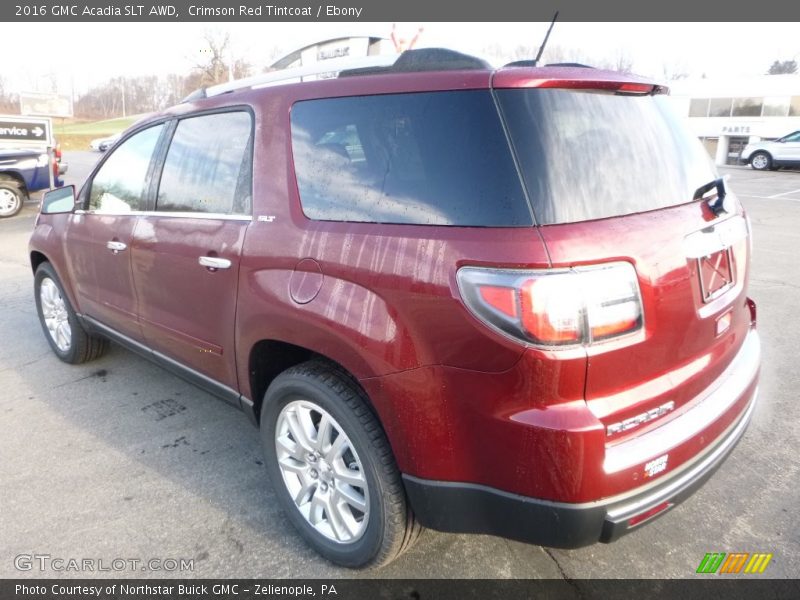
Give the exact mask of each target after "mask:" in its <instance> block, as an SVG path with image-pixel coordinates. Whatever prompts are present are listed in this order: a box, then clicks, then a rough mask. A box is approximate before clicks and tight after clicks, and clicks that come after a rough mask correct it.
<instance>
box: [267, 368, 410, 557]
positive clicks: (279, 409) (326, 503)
mask: <svg viewBox="0 0 800 600" xmlns="http://www.w3.org/2000/svg"><path fill="white" fill-rule="evenodd" d="M301 423H303V424H305V426H306V427H304V428H300V424H301ZM325 423H327V424H328V425H329V426H326V425H325ZM320 432H323V433H322V434H321V435H320ZM324 432H327V435H326V434H325V433H324ZM335 432H336V433H335ZM261 439H262V443H263V445H264V453H265V456H266V466H267V471H268V474H269V477H270V480H271V482H272V486H273V488H274V490H275V494H276V496H277V497H278V501H279V502H280V505H281V508H282V509H283V511H284V513H285V514H286V515H287V517H288V518H289V520H290V521H291V523H292V525H294V527H295V528H296V529H297V531H298V532H299V533H300V535H301V536H302V537H303V538H304V539H305V540H306V542H308V544H309V545H310V546H311V547H313V548H314V549H315V550H316V551H317V552H319V553H320V554H321V555H322V556H324V557H325V558H327V559H328V560H330V561H331V562H334V563H336V564H338V565H341V566H344V567H350V568H361V567H368V566H371V567H378V566H382V565H385V564H387V563H389V562H391V561H392V560H394V559H395V558H397V557H398V556H400V554H402V553H403V552H405V551H406V550H407V549H408V548H409V547H411V545H412V544H413V543H414V542H415V541H416V539H417V538H418V537H419V534H420V532H421V527H420V526H419V525H417V523H416V521H415V519H414V516H413V513H412V512H411V509H410V507H409V506H408V502H407V500H406V495H405V489H404V488H403V483H402V479H401V477H400V472H399V471H398V469H397V465H396V464H395V460H394V456H393V455H392V451H391V448H390V447H389V442H388V440H387V439H386V435H385V434H384V432H383V429H382V427H381V425H380V423H379V421H378V419H377V417H376V416H375V414H374V413H373V412H372V410H371V408H370V406H369V404H368V402H367V399H366V397H365V395H364V393H363V391H362V390H361V389H360V387H359V386H358V385H357V384H356V383H355V381H353V380H352V379H351V378H350V377H349V376H348V375H347V374H345V373H343V372H342V371H340V370H338V369H336V368H335V367H333V366H331V365H328V364H326V363H323V362H317V361H311V362H307V363H303V364H301V365H297V366H295V367H292V368H290V369H288V370H286V371H284V372H283V373H281V374H280V375H279V376H278V377H276V378H275V380H274V381H273V382H272V384H271V385H270V386H269V389H268V390H267V392H266V394H265V395H264V403H263V404H262V411H261ZM340 440H341V442H340ZM295 498H297V499H298V500H297V502H295Z"/></svg>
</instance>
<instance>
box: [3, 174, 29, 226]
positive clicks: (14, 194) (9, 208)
mask: <svg viewBox="0 0 800 600" xmlns="http://www.w3.org/2000/svg"><path fill="white" fill-rule="evenodd" d="M27 197H28V196H27V194H26V193H25V190H24V189H23V188H22V185H21V184H20V183H19V182H18V181H17V180H15V179H12V178H10V177H2V176H0V218H4V217H13V216H14V215H16V214H18V213H19V211H21V210H22V205H23V204H24V203H25V200H26V199H27Z"/></svg>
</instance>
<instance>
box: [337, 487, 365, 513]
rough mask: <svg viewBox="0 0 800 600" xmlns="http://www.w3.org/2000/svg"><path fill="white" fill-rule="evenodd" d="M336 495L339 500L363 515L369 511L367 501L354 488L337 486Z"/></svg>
mask: <svg viewBox="0 0 800 600" xmlns="http://www.w3.org/2000/svg"><path fill="white" fill-rule="evenodd" d="M336 494H337V495H338V497H339V498H341V499H342V500H343V501H344V502H346V503H347V504H349V505H350V506H352V507H353V508H355V509H356V510H358V511H361V512H362V513H363V512H364V511H366V510H367V501H366V499H365V498H364V496H363V494H360V493H359V492H357V491H356V490H355V489H354V488H353V486H351V485H349V484H342V483H339V484H338V485H337V486H336Z"/></svg>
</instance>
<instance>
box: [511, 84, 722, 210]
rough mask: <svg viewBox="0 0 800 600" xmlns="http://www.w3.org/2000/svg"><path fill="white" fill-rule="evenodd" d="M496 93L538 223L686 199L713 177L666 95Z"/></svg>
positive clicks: (701, 150) (661, 205) (705, 156)
mask: <svg viewBox="0 0 800 600" xmlns="http://www.w3.org/2000/svg"><path fill="white" fill-rule="evenodd" d="M497 97H498V100H499V103H500V106H501V108H502V110H503V114H504V117H505V119H506V121H507V125H508V129H509V133H510V136H511V139H512V141H513V144H514V147H515V149H516V152H517V156H518V160H519V163H520V167H521V170H522V175H523V179H524V181H525V185H526V186H527V189H528V192H529V195H530V198H531V202H532V204H533V210H534V214H535V215H536V219H537V222H538V223H540V224H542V225H547V224H554V223H572V222H576V221H587V220H591V219H602V218H606V217H615V216H620V215H626V214H630V213H638V212H645V211H649V210H654V209H659V208H665V207H667V206H673V205H677V204H683V203H685V202H691V201H692V198H693V197H694V193H695V191H696V190H697V189H698V188H699V187H701V186H702V185H704V184H706V183H709V182H710V181H712V180H714V179H716V178H717V175H716V173H715V171H714V167H713V165H712V163H711V159H710V157H709V156H708V153H707V152H706V151H705V149H704V148H703V146H702V144H701V143H700V141H699V140H698V139H697V137H696V136H695V135H693V134H692V133H691V131H689V130H688V128H687V127H686V125H685V124H684V122H683V120H682V119H680V118H679V117H678V116H677V115H676V114H674V113H673V111H672V110H671V106H670V104H669V103H670V99H669V97H667V96H660V95H657V96H617V95H614V94H608V93H599V92H576V91H566V90H544V89H538V90H536V89H527V90H499V91H498V92H497Z"/></svg>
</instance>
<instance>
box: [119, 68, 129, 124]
mask: <svg viewBox="0 0 800 600" xmlns="http://www.w3.org/2000/svg"><path fill="white" fill-rule="evenodd" d="M120 79H121V81H122V116H123V117H126V116H128V115H126V114H125V78H124V77H121V78H120Z"/></svg>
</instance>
